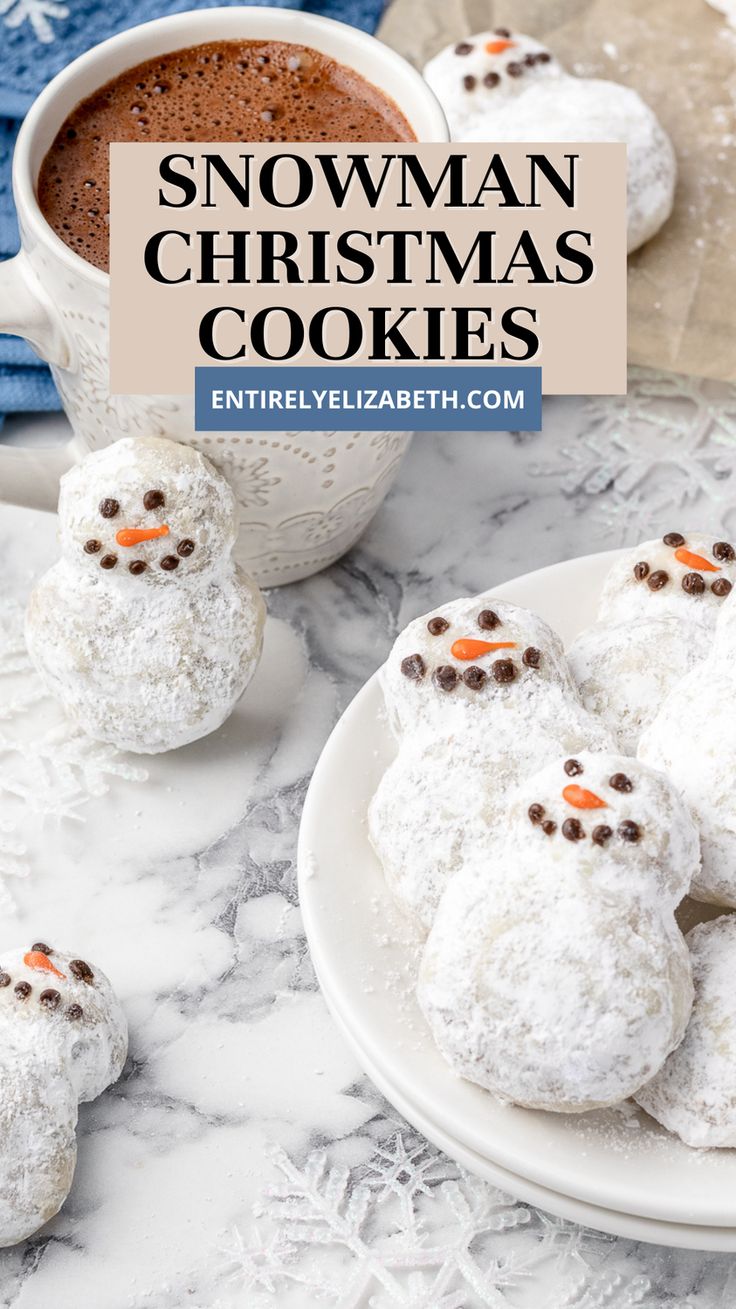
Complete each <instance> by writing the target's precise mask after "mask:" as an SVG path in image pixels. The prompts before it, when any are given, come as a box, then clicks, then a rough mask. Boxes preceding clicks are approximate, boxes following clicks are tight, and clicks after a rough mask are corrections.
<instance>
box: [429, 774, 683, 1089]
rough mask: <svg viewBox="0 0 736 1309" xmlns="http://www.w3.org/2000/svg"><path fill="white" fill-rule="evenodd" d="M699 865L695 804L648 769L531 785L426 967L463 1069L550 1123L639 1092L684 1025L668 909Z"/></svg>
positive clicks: (471, 869)
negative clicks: (556, 1116)
mask: <svg viewBox="0 0 736 1309" xmlns="http://www.w3.org/2000/svg"><path fill="white" fill-rule="evenodd" d="M697 864H698V835H697V831H696V829H695V826H694V824H693V822H692V819H691V818H690V815H689V813H688V811H687V809H686V808H685V805H684V804H683V803H682V801H681V799H680V798H679V796H678V795H677V793H676V791H675V790H674V788H673V787H672V786H670V784H669V782H668V781H667V779H666V778H665V777H664V776H663V775H662V774H660V773H656V772H655V771H654V770H652V769H649V768H647V767H645V766H644V765H642V764H639V763H637V762H635V761H633V760H631V759H628V758H626V757H623V756H620V755H611V754H592V753H588V752H582V753H580V754H578V755H576V756H574V757H571V758H569V759H567V760H563V759H558V760H556V761H555V762H554V763H552V764H549V765H548V766H547V767H546V768H544V769H543V770H542V771H541V772H538V773H536V774H535V775H534V776H532V777H530V778H528V779H527V780H526V781H525V782H523V783H522V784H521V786H520V787H519V788H518V790H517V791H516V792H515V793H514V796H513V798H512V800H511V802H510V804H509V805H508V808H507V810H506V812H505V815H504V818H503V821H502V823H501V825H500V830H499V832H498V834H497V836H496V837H494V839H493V840H492V841H491V842H489V844H488V846H487V848H486V849H485V850H478V849H476V850H475V851H473V854H472V857H471V859H469V860H468V861H467V862H466V864H465V866H464V867H463V868H462V870H461V871H460V872H459V873H458V874H457V876H456V877H455V878H454V879H453V880H452V881H451V882H450V884H449V885H448V887H447V890H446V891H445V894H444V896H443V898H442V901H441V903H440V907H439V909H438V912H437V915H436V918H435V922H434V925H433V927H432V930H431V932H430V935H429V938H428V940H427V944H426V947H425V952H424V956H423V959H422V964H421V970H420V978H419V987H418V996H419V1002H420V1005H421V1007H422V1009H423V1011H424V1014H425V1016H426V1018H427V1021H428V1023H429V1025H430V1028H431V1030H432V1034H433V1036H434V1039H435V1041H436V1042H437V1045H438V1046H439V1048H440V1050H441V1052H442V1054H443V1055H444V1056H445V1058H446V1059H447V1060H448V1062H449V1063H450V1064H451V1066H452V1067H453V1068H454V1069H455V1071H456V1072H458V1073H459V1074H461V1075H462V1076H463V1077H467V1078H468V1079H469V1080H470V1081H473V1082H477V1083H479V1085H481V1086H484V1087H486V1088H487V1089H488V1090H490V1091H492V1092H494V1093H495V1094H496V1095H498V1096H500V1097H501V1098H502V1099H505V1100H509V1101H513V1102H514V1103H516V1104H521V1105H527V1106H530V1107H532V1108H540V1109H551V1110H559V1111H571V1112H580V1111H582V1110H587V1109H593V1108H596V1107H600V1106H603V1105H611V1104H616V1103H618V1102H619V1101H620V1100H622V1099H625V1098H626V1097H627V1096H630V1095H632V1094H634V1093H635V1092H636V1091H638V1090H639V1089H640V1088H641V1087H642V1086H643V1085H644V1083H645V1082H647V1081H648V1080H649V1079H650V1078H651V1077H652V1076H653V1075H654V1073H655V1072H657V1071H658V1070H659V1068H660V1067H661V1066H662V1064H663V1063H664V1060H665V1059H666V1057H667V1055H668V1054H669V1053H670V1051H671V1050H673V1049H674V1048H675V1046H676V1045H677V1044H678V1042H679V1041H680V1040H681V1039H682V1035H683V1032H684V1030H685V1026H686V1023H687V1019H688V1016H689V1013H690V1006H691V1002H692V984H691V978H690V962H689V957H688V951H687V947H686V946H685V943H684V939H683V937H682V936H681V934H680V932H679V929H678V927H677V925H676V923H675V919H674V909H675V907H676V905H677V904H678V902H679V900H680V899H681V898H682V896H683V895H684V894H685V892H686V891H687V889H688V886H689V884H690V881H691V878H692V876H693V874H694V872H695V871H696V869H697Z"/></svg>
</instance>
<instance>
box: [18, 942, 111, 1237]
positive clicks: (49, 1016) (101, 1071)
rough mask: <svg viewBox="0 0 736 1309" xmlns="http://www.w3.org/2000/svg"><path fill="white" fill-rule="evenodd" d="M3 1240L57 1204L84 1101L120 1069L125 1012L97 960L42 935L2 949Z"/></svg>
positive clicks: (67, 1181)
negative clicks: (77, 955)
mask: <svg viewBox="0 0 736 1309" xmlns="http://www.w3.org/2000/svg"><path fill="white" fill-rule="evenodd" d="M0 965H1V966H0V1034H1V1037H2V1039H1V1040H0V1051H1V1052H0V1246H8V1245H15V1244H16V1243H17V1242H18V1241H23V1240H25V1238H26V1237H28V1236H32V1235H33V1233H34V1232H36V1231H37V1230H38V1228H39V1227H42V1226H43V1224H44V1223H46V1222H48V1220H49V1219H50V1218H53V1216H54V1214H56V1213H58V1211H59V1209H60V1208H61V1206H62V1204H63V1203H64V1201H65V1200H66V1197H67V1195H68V1194H69V1190H70V1188H71V1184H72V1178H73V1176H74V1166H75V1163H76V1157H77V1142H76V1135H75V1131H76V1125H77V1115H78V1108H79V1104H80V1103H81V1102H83V1101H86V1100H94V1099H95V1098H96V1097H97V1096H98V1095H101V1094H102V1092H103V1091H104V1090H105V1088H106V1087H107V1086H110V1085H111V1084H112V1083H113V1082H115V1081H117V1079H118V1077H119V1076H120V1073H121V1072H122V1068H123V1064H124V1063H125V1057H126V1053H127V1048H128V1036H127V1027H126V1023H125V1017H124V1015H123V1012H122V1010H121V1008H120V1005H119V1003H118V1001H117V999H116V997H115V994H114V992H113V989H112V987H111V985H110V983H109V982H108V980H107V978H106V977H105V976H104V974H103V973H101V972H100V970H99V968H98V967H97V965H96V964H95V965H90V964H88V963H87V962H86V961H85V960H84V959H77V958H75V956H74V955H70V954H65V953H64V952H63V951H60V950H56V949H51V948H50V947H49V946H48V945H46V944H45V943H44V942H42V941H37V942H36V943H35V944H33V945H31V946H30V947H29V948H26V949H22V948H21V949H18V950H10V951H6V952H5V953H4V954H2V956H0Z"/></svg>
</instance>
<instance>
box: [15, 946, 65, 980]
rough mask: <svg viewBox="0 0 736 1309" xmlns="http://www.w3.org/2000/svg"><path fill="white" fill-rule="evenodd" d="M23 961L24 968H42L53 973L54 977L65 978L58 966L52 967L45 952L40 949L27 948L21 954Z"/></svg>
mask: <svg viewBox="0 0 736 1309" xmlns="http://www.w3.org/2000/svg"><path fill="white" fill-rule="evenodd" d="M23 963H24V964H25V965H26V968H43V970H44V972H46V973H53V974H54V976H55V977H61V978H62V980H65V979H66V973H60V972H59V970H58V968H54V965H53V964H52V962H51V960H50V959H49V957H48V955H47V954H42V953H41V951H40V950H29V951H28V953H27V954H24V955H23Z"/></svg>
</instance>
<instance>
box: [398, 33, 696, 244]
mask: <svg viewBox="0 0 736 1309" xmlns="http://www.w3.org/2000/svg"><path fill="white" fill-rule="evenodd" d="M424 76H425V78H426V80H427V82H428V83H429V85H430V86H431V88H432V90H433V91H434V93H435V95H436V96H437V98H438V100H439V101H440V104H441V105H442V108H443V109H444V111H445V114H446V115H447V120H448V123H449V125H450V131H451V134H452V138H453V140H454V141H491V142H497V141H499V142H501V141H533V142H536V141H550V142H557V141H560V142H567V141H623V142H625V143H626V145H627V146H628V248H629V251H632V250H636V249H637V248H638V247H639V246H640V245H643V244H644V242H645V241H648V240H649V239H650V238H651V237H652V236H654V234H655V233H656V232H658V231H659V228H660V227H661V226H662V224H663V223H664V222H666V220H667V218H669V215H670V213H671V211H672V202H673V197H674V189H675V180H676V172H677V170H676V163H675V154H674V150H673V149H672V144H671V142H670V139H669V137H668V136H667V134H666V132H665V131H664V129H663V128H662V126H661V125H660V123H659V121H658V119H657V117H656V115H655V114H654V113H653V112H652V110H651V109H650V108H649V106H648V105H647V104H645V103H644V101H643V100H642V99H641V97H640V96H639V95H638V94H637V92H636V91H633V90H632V89H631V88H630V87H627V86H621V85H620V84H619V83H618V82H607V81H603V80H602V79H600V78H583V77H575V76H573V75H571V74H569V73H568V72H566V70H565V69H564V68H563V67H562V65H561V64H560V63H559V62H558V60H557V59H555V57H554V55H553V54H552V52H551V51H550V50H547V49H546V48H545V47H544V46H543V45H541V44H540V42H539V41H535V40H534V39H533V38H532V37H529V36H525V35H523V34H522V33H519V32H511V31H509V30H508V29H507V28H497V29H496V30H495V31H493V32H479V33H478V34H477V35H475V36H469V37H466V38H463V39H462V40H461V41H458V42H456V43H455V44H454V45H451V46H447V47H446V48H445V49H444V50H442V51H440V53H439V54H437V55H435V56H434V58H433V59H430V61H429V63H428V64H427V65H426V67H425V69H424Z"/></svg>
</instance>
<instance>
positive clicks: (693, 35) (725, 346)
mask: <svg viewBox="0 0 736 1309" xmlns="http://www.w3.org/2000/svg"><path fill="white" fill-rule="evenodd" d="M499 25H500V26H508V27H512V28H516V29H517V30H519V31H522V32H528V33H530V35H532V36H535V37H537V38H538V39H539V40H542V41H545V42H546V43H547V44H548V45H549V46H550V47H551V49H553V50H554V52H555V54H556V55H558V57H559V58H560V60H561V61H562V62H563V63H564V64H565V66H566V67H567V68H568V69H569V70H570V71H574V72H577V73H580V74H582V75H583V76H589V77H605V78H608V79H609V80H611V81H615V82H623V83H625V84H626V85H628V86H633V87H634V88H635V89H636V90H637V91H639V93H640V94H641V95H642V96H643V97H644V99H645V100H646V101H647V102H648V103H649V104H650V105H651V106H652V108H653V109H654V110H655V112H656V113H657V115H658V117H659V119H660V121H661V122H662V124H663V126H664V127H665V128H666V130H667V131H668V132H669V134H670V136H671V138H672V141H673V143H674V146H675V150H676V153H677V163H678V169H679V177H678V185H677V191H676V195H675V206H674V211H673V214H672V217H671V218H670V220H669V222H668V223H667V224H666V225H665V227H664V228H663V229H662V231H661V232H660V233H659V234H658V235H657V236H656V237H655V238H654V239H653V240H651V241H649V242H648V243H647V245H645V246H643V247H642V248H641V249H640V250H638V251H637V252H636V253H635V254H634V255H632V256H631V257H630V258H629V279H628V295H629V362H630V363H636V364H646V365H649V366H651V367H657V368H664V369H669V370H672V371H674V372H680V373H691V374H695V375H698V376H702V377H713V378H720V379H723V380H727V381H736V32H734V31H733V29H731V28H729V27H728V25H727V23H726V20H725V19H724V17H723V15H721V14H719V13H716V11H715V10H713V9H712V8H711V7H710V6H709V5H707V4H706V3H705V0H393V3H392V4H391V6H390V8H389V9H388V11H387V13H386V15H385V17H384V20H383V22H382V24H381V28H380V29H379V33H378V34H379V36H381V37H382V39H383V40H384V41H386V42H387V43H388V44H389V45H392V46H394V47H395V48H396V49H397V50H400V51H401V53H402V54H404V55H405V56H406V57H407V58H408V59H410V60H411V62H412V63H414V64H416V65H417V66H418V67H420V68H421V67H422V65H423V64H424V62H425V61H426V60H427V59H428V58H429V57H430V56H431V55H433V54H435V53H436V52H437V50H439V49H440V48H441V47H442V46H443V45H446V44H447V43H448V42H450V41H456V40H458V39H459V38H460V37H463V36H466V35H468V34H470V33H472V32H478V31H483V30H484V29H486V28H493V27H496V26H499Z"/></svg>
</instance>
